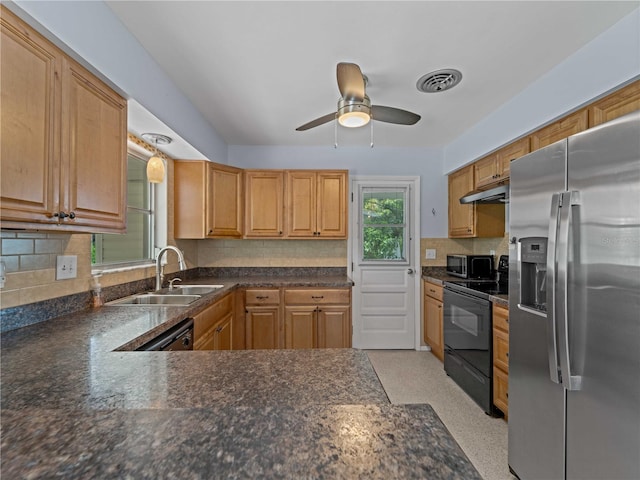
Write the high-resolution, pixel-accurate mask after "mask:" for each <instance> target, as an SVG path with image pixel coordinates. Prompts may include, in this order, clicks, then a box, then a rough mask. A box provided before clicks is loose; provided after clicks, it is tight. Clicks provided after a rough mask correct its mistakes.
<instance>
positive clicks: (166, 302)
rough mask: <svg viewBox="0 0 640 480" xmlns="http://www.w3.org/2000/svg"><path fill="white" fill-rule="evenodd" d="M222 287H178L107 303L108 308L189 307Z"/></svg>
mask: <svg viewBox="0 0 640 480" xmlns="http://www.w3.org/2000/svg"><path fill="white" fill-rule="evenodd" d="M222 287H224V285H178V286H176V287H173V288H172V289H166V290H160V291H158V292H151V293H138V294H135V295H131V296H129V297H124V298H120V299H118V300H113V301H111V302H107V303H106V304H105V305H109V306H129V305H141V306H149V305H157V306H178V305H189V304H190V303H192V302H195V301H196V300H198V299H199V298H200V297H202V295H207V294H208V293H212V292H215V291H216V290H219V289H220V288H222Z"/></svg>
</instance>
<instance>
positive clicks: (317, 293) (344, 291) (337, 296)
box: [284, 288, 351, 305]
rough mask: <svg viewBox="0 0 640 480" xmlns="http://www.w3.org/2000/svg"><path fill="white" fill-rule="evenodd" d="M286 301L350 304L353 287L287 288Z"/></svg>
mask: <svg viewBox="0 0 640 480" xmlns="http://www.w3.org/2000/svg"><path fill="white" fill-rule="evenodd" d="M284 301H285V303H286V304H287V305H323V304H334V305H336V304H337V305H349V304H350V303H351V289H348V288H327V289H317V290H316V289H313V290H295V289H290V290H285V291H284Z"/></svg>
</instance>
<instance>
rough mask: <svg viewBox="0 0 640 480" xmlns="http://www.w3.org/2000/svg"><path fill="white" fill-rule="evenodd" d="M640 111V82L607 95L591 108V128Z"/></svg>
mask: <svg viewBox="0 0 640 480" xmlns="http://www.w3.org/2000/svg"><path fill="white" fill-rule="evenodd" d="M636 110H640V80H637V81H635V82H633V83H632V84H630V85H627V86H626V87H624V88H621V89H620V90H618V91H616V92H614V93H612V94H611V95H607V96H606V97H604V98H602V99H600V100H598V101H597V102H595V103H593V104H592V105H590V106H589V127H595V126H596V125H600V124H602V123H606V122H609V121H611V120H614V119H616V118H618V117H621V116H623V115H626V114H627V113H631V112H635V111H636Z"/></svg>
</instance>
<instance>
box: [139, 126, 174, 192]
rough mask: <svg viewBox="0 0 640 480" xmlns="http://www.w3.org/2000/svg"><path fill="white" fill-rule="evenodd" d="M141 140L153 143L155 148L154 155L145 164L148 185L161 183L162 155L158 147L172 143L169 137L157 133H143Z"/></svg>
mask: <svg viewBox="0 0 640 480" xmlns="http://www.w3.org/2000/svg"><path fill="white" fill-rule="evenodd" d="M142 138H144V139H145V140H148V141H150V142H153V144H154V145H155V147H156V151H155V153H154V154H153V156H152V157H151V158H150V159H149V161H148V162H147V180H149V183H162V181H163V180H164V172H165V168H164V161H163V160H162V153H161V152H160V150H158V145H169V144H170V143H171V142H172V140H171V137H167V136H166V135H161V134H159V133H143V134H142Z"/></svg>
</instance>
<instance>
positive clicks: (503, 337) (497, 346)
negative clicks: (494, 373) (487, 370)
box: [493, 328, 509, 373]
mask: <svg viewBox="0 0 640 480" xmlns="http://www.w3.org/2000/svg"><path fill="white" fill-rule="evenodd" d="M493 365H494V366H496V367H498V368H499V369H500V370H503V371H504V372H505V373H508V372H509V334H508V333H506V332H503V331H502V330H498V329H497V328H494V329H493Z"/></svg>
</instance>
